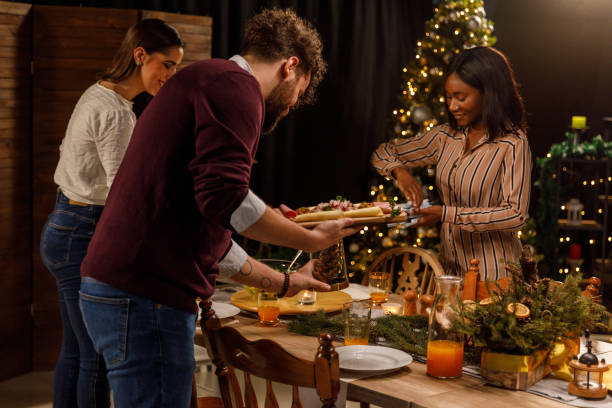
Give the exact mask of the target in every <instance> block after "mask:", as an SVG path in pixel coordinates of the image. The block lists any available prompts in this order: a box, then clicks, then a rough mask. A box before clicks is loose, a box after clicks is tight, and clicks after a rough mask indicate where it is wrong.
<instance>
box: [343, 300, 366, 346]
mask: <svg viewBox="0 0 612 408" xmlns="http://www.w3.org/2000/svg"><path fill="white" fill-rule="evenodd" d="M342 314H343V316H344V344H345V345H346V346H356V345H367V344H368V340H369V339H370V317H371V315H372V304H371V303H370V301H369V300H367V299H366V300H356V301H353V302H347V303H345V304H343V305H342Z"/></svg>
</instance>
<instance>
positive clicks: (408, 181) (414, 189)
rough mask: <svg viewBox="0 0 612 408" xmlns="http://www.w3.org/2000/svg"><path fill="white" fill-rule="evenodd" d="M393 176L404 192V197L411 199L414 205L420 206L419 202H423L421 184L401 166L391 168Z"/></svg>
mask: <svg viewBox="0 0 612 408" xmlns="http://www.w3.org/2000/svg"><path fill="white" fill-rule="evenodd" d="M393 177H395V179H396V180H397V184H398V185H399V189H400V190H401V191H402V193H404V196H406V199H407V200H409V201H412V204H414V206H415V207H417V208H418V207H420V206H421V202H423V187H422V186H421V184H419V182H418V181H416V179H415V178H414V177H412V174H410V172H409V171H408V170H407V169H405V168H403V167H398V168H396V169H393Z"/></svg>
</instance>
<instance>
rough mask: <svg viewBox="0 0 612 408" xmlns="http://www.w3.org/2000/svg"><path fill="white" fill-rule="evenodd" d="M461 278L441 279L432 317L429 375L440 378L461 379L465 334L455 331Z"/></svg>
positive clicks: (430, 322)
mask: <svg viewBox="0 0 612 408" xmlns="http://www.w3.org/2000/svg"><path fill="white" fill-rule="evenodd" d="M460 292H461V278H460V277H457V276H448V275H443V276H437V277H436V295H435V298H434V302H433V305H432V307H431V313H430V314H429V339H428V342H427V374H428V375H431V376H433V377H437V378H456V377H460V376H461V369H462V366H463V334H461V333H459V332H458V331H457V330H456V329H455V328H454V322H455V320H456V319H457V317H458V313H457V311H458V302H459V301H460V298H461V293H460Z"/></svg>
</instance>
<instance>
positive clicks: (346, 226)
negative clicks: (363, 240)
mask: <svg viewBox="0 0 612 408" xmlns="http://www.w3.org/2000/svg"><path fill="white" fill-rule="evenodd" d="M353 223H354V221H353V219H352V218H340V219H339V220H330V221H323V222H322V223H320V224H319V225H317V226H316V227H315V228H314V229H313V230H312V231H310V235H311V237H312V238H311V246H309V247H307V248H302V249H304V250H305V251H307V252H317V251H321V250H323V249H325V248H329V247H330V246H332V245H334V244H335V243H337V242H338V241H340V240H341V239H342V238H344V237H346V236H349V235H353V234H354V233H356V232H358V231H359V230H360V229H361V228H362V227H353V226H352V225H353Z"/></svg>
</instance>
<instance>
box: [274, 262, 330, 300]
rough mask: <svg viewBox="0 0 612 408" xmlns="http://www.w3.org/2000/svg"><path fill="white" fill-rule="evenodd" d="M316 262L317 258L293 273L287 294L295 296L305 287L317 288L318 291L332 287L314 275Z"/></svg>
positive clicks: (309, 288) (325, 290)
mask: <svg viewBox="0 0 612 408" xmlns="http://www.w3.org/2000/svg"><path fill="white" fill-rule="evenodd" d="M315 262H316V260H312V261H310V262H308V263H307V264H306V265H304V266H303V267H301V268H300V269H298V270H297V271H296V272H294V273H292V274H291V277H290V280H289V290H288V291H287V294H286V295H285V296H293V295H295V294H297V293H298V292H299V291H301V290H304V289H308V290H316V291H317V292H328V291H329V290H330V289H331V287H330V286H329V285H328V284H326V283H323V282H321V281H320V280H318V279H315V278H314V277H313V275H312V274H313V272H314V265H315Z"/></svg>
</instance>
